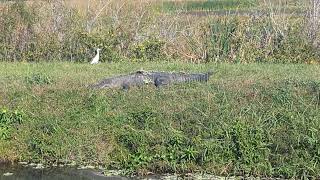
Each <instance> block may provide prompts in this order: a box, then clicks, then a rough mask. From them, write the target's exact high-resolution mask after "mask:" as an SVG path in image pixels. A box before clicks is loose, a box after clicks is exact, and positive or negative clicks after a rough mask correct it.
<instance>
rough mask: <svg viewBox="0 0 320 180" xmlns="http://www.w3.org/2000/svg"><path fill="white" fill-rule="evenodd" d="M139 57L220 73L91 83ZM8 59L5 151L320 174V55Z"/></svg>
mask: <svg viewBox="0 0 320 180" xmlns="http://www.w3.org/2000/svg"><path fill="white" fill-rule="evenodd" d="M141 67H143V69H145V70H166V71H186V72H203V71H208V70H212V69H213V70H214V72H215V75H214V76H213V77H212V79H210V81H209V82H208V83H207V84H199V83H191V84H185V85H174V86H170V87H165V88H162V89H159V90H157V89H155V88H154V87H143V88H132V89H130V90H129V91H122V90H116V89H114V90H89V89H87V88H86V86H87V85H88V84H91V83H95V82H97V81H99V80H100V79H102V78H104V77H107V76H112V75H117V74H123V73H128V72H132V71H135V70H137V69H140V68H141ZM0 68H1V69H4V71H1V72H0V83H1V84H2V85H1V86H0V108H1V109H2V111H1V112H3V113H2V115H1V116H0V118H1V119H0V122H1V125H2V126H3V127H4V126H5V129H7V131H6V137H5V138H0V161H1V160H2V161H3V160H9V161H15V160H22V161H29V162H42V163H48V164H57V163H70V162H76V163H77V164H92V165H104V166H106V167H107V168H117V169H125V170H126V172H128V173H138V174H142V175H143V174H146V173H147V172H148V171H153V172H158V173H163V172H180V173H184V172H195V171H202V172H207V173H213V174H216V175H222V176H232V175H244V176H259V177H282V178H301V177H305V178H319V177H320V174H319V171H318V169H319V168H320V166H319V161H320V154H319V149H320V147H319V141H320V139H319V137H320V122H319V118H320V112H319V105H320V66H318V65H306V64H295V65H293V64H286V65H283V64H199V65H195V64H184V63H143V64H139V63H105V64H104V63H103V64H99V65H97V66H90V65H87V64H77V63H36V64H27V63H0ZM34 77H36V78H34ZM30 79H32V81H28V80H30ZM43 80H45V81H43ZM30 82H31V83H30ZM43 82H50V83H43ZM9 122H10V123H9ZM16 122H19V123H16ZM1 131H3V130H1Z"/></svg>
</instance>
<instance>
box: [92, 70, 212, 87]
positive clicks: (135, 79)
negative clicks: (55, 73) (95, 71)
mask: <svg viewBox="0 0 320 180" xmlns="http://www.w3.org/2000/svg"><path fill="white" fill-rule="evenodd" d="M212 74H213V72H212V71H210V72H207V73H192V74H187V73H183V72H179V73H171V72H156V71H143V70H139V71H136V72H134V73H130V74H128V75H120V76H116V77H110V78H106V79H103V80H102V81H100V82H99V83H97V84H93V85H90V86H89V87H90V88H94V89H100V88H122V89H129V88H130V87H133V86H138V87H140V86H143V85H148V84H151V85H154V86H155V87H157V88H159V87H161V86H165V85H169V84H176V83H184V82H191V81H198V82H207V81H208V80H209V77H210V76H211V75H212Z"/></svg>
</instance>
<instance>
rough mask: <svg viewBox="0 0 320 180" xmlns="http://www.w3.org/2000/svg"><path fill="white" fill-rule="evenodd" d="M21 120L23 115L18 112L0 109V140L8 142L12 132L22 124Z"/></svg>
mask: <svg viewBox="0 0 320 180" xmlns="http://www.w3.org/2000/svg"><path fill="white" fill-rule="evenodd" d="M23 118H24V117H23V113H22V112H20V111H8V110H6V109H2V110H1V112H0V139H1V140H3V139H4V140H9V139H10V138H11V133H12V131H14V129H16V128H17V127H18V125H19V124H21V123H22V122H23Z"/></svg>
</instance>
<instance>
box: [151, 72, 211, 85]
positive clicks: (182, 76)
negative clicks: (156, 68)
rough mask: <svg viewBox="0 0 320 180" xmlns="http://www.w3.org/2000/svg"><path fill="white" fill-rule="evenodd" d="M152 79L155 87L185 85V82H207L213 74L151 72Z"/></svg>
mask: <svg viewBox="0 0 320 180" xmlns="http://www.w3.org/2000/svg"><path fill="white" fill-rule="evenodd" d="M149 74H150V76H151V77H152V79H154V83H155V86H157V87H159V86H162V85H168V84H175V83H183V82H192V81H198V82H207V81H208V80H209V78H210V76H211V75H212V74H213V73H212V72H208V73H191V74H187V73H167V72H149Z"/></svg>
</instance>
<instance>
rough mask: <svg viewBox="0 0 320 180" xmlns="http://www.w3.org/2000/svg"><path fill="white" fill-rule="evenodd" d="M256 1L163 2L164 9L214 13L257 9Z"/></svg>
mask: <svg viewBox="0 0 320 180" xmlns="http://www.w3.org/2000/svg"><path fill="white" fill-rule="evenodd" d="M256 5H257V2H256V1H255V0H242V1H241V0H209V1H186V2H174V1H165V2H163V6H164V9H167V10H170V11H172V10H177V9H183V10H186V11H213V10H236V9H249V8H252V7H255V6H256Z"/></svg>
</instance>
